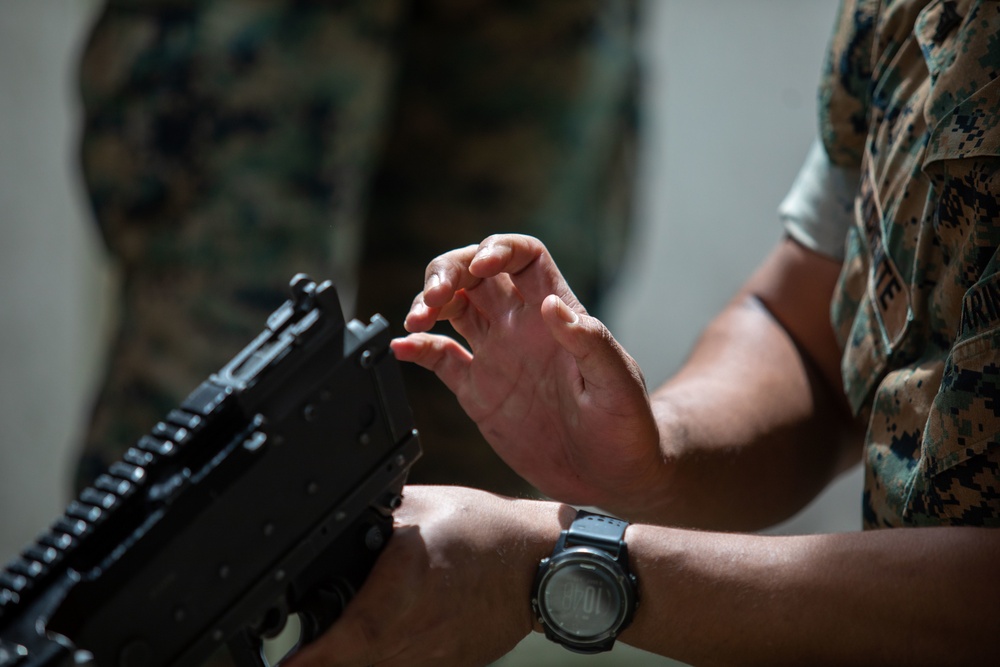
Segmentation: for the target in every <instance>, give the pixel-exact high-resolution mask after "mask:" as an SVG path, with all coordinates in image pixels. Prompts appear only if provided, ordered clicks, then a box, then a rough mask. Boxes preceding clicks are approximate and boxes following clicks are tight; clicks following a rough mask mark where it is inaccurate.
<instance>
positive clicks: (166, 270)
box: [80, 0, 637, 493]
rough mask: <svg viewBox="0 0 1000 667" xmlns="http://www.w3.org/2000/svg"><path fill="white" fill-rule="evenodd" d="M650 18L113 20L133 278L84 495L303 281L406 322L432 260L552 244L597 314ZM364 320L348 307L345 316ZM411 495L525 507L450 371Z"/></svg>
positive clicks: (210, 8)
mask: <svg viewBox="0 0 1000 667" xmlns="http://www.w3.org/2000/svg"><path fill="white" fill-rule="evenodd" d="M634 19H635V17H634V7H633V0H586V1H584V0H578V1H577V0H574V1H572V2H569V1H567V2H541V1H539V2H533V1H523V0H518V1H515V0H460V1H456V0H408V1H405V2H404V1H403V0H353V1H339V2H332V1H330V0H109V2H108V3H107V4H106V7H105V8H104V11H103V12H102V14H101V16H100V17H99V20H98V21H97V23H96V25H95V27H94V28H93V31H92V34H91V37H90V40H89V42H88V44H87V48H86V51H85V53H84V58H83V61H82V69H81V87H82V94H83V101H84V109H85V125H84V133H83V142H82V159H83V166H84V174H85V180H86V185H87V188H88V192H89V194H90V197H91V202H92V205H93V209H94V213H95V217H96V219H97V221H98V223H99V224H100V227H101V230H102V233H103V235H104V238H105V240H106V242H107V245H108V247H109V249H110V250H111V253H112V255H113V257H114V259H115V260H117V261H118V263H119V264H120V266H121V269H122V276H123V299H122V302H121V311H120V322H121V326H120V330H119V333H118V336H117V340H116V342H115V343H114V347H113V350H112V356H111V360H110V366H109V369H108V373H107V377H106V380H105V382H104V385H103V387H102V389H101V392H100V395H99V397H98V399H97V402H96V408H95V410H94V416H93V420H92V425H91V430H90V432H89V433H88V434H87V439H86V444H85V448H84V449H85V453H84V456H83V459H82V464H81V466H80V471H81V473H80V483H81V484H83V483H85V482H86V481H87V480H88V479H90V478H92V477H93V476H94V474H95V473H96V472H97V471H99V470H100V469H101V468H103V466H105V465H106V464H107V463H108V462H109V461H111V460H113V459H114V458H116V457H117V456H118V454H119V453H120V452H121V450H122V449H123V448H124V447H126V446H128V445H129V444H131V443H132V442H134V441H135V439H136V438H137V437H138V436H139V435H140V434H142V433H144V432H145V431H146V430H147V429H149V427H150V426H151V425H152V424H154V423H155V421H156V420H157V419H158V418H160V417H161V416H162V415H163V414H164V413H165V411H166V410H168V409H169V408H170V407H172V406H173V405H175V404H176V403H177V401H178V400H179V399H181V398H182V397H183V396H184V395H186V394H187V392H188V391H190V390H191V389H192V388H193V387H195V386H196V385H197V384H198V383H199V382H200V381H201V380H202V379H203V378H204V377H205V376H206V375H207V374H208V373H210V372H212V371H213V370H215V369H217V368H218V367H220V366H221V365H222V364H223V363H224V362H225V361H226V360H228V359H229V358H230V357H231V356H232V355H233V354H234V353H235V352H236V351H238V350H239V349H240V348H241V347H242V346H243V345H245V344H246V343H248V342H249V341H250V340H251V338H252V336H253V335H254V334H256V333H257V332H258V331H259V330H260V329H261V327H262V326H263V323H264V320H265V317H266V315H267V314H268V313H269V312H270V311H271V310H272V309H273V308H274V307H275V306H276V305H277V304H278V303H280V302H281V300H283V299H284V297H285V288H286V286H287V283H288V280H289V278H290V277H291V276H292V275H293V274H295V273H297V272H300V271H304V272H307V273H310V274H311V275H313V277H316V278H325V277H332V278H334V279H335V280H336V281H337V283H338V284H339V285H340V286H341V287H342V294H343V295H345V296H347V297H350V296H351V292H352V286H353V285H355V284H356V285H357V307H356V309H355V310H356V312H357V313H358V315H359V316H360V317H365V318H367V317H368V316H370V315H371V314H372V313H374V312H381V313H382V314H384V315H385V316H386V317H387V318H388V319H389V320H390V322H391V323H392V324H393V325H394V326H395V327H396V330H397V332H401V331H402V329H401V326H400V325H401V322H402V319H403V316H404V314H405V313H406V311H407V310H408V308H409V304H410V302H411V300H412V297H413V295H414V291H415V290H414V286H415V285H419V284H421V282H422V277H423V269H424V266H425V265H426V263H427V262H428V260H430V259H431V258H432V257H434V256H435V255H437V254H439V253H441V252H443V251H445V250H448V249H450V248H453V247H456V246H459V245H463V244H466V243H473V242H476V241H479V240H481V239H482V238H483V237H485V236H486V235H488V234H490V233H494V232H501V231H518V232H525V233H530V234H534V235H537V236H540V237H541V238H543V239H545V241H546V243H547V244H548V245H549V247H550V248H552V250H553V254H554V255H555V256H556V257H557V259H558V260H559V261H560V264H561V266H562V267H563V268H564V269H565V272H566V273H567V275H568V277H569V278H570V280H572V281H573V284H574V285H575V286H577V287H578V288H579V290H580V296H581V298H582V299H584V300H585V301H588V302H589V304H590V305H594V301H595V299H596V297H597V295H598V294H599V292H600V290H601V288H602V287H603V286H604V285H605V283H606V282H607V280H608V279H609V278H610V276H611V274H612V272H613V268H614V266H615V265H616V264H617V262H618V259H619V254H620V252H621V249H622V245H623V242H624V237H625V227H626V220H627V217H628V202H629V199H630V194H631V193H630V189H631V188H630V181H631V178H630V177H631V159H630V158H631V150H630V147H631V144H632V139H633V135H634V129H635V128H634V120H635V119H634V98H635V92H636V80H637V77H636V62H635V52H634V48H633V46H634V22H635V21H634ZM348 300H349V299H348ZM405 372H406V374H407V376H406V379H407V382H408V383H409V385H410V390H411V391H410V395H411V399H412V403H413V407H414V412H415V414H416V419H417V422H418V426H419V427H420V429H421V431H422V433H423V436H424V437H423V440H424V446H425V450H426V455H425V458H424V459H423V461H422V462H421V463H419V464H418V465H417V467H416V469H415V470H414V475H413V479H414V480H415V481H423V482H453V483H463V484H470V485H475V486H482V487H486V488H491V489H494V490H498V491H502V492H507V493H519V492H525V491H526V487H525V486H524V485H523V482H521V481H520V480H519V479H518V478H517V477H516V476H515V475H514V474H513V473H512V472H510V471H509V470H508V469H507V468H506V467H505V466H503V464H502V463H501V462H500V461H499V459H498V458H497V457H496V456H495V455H494V454H493V453H492V451H491V450H490V449H489V447H488V446H486V445H485V443H484V442H483V441H482V440H481V438H480V437H479V435H478V432H477V431H476V429H475V427H474V425H473V424H472V422H471V421H469V420H468V418H467V417H466V416H465V415H464V414H463V413H462V412H461V411H460V410H459V409H458V407H457V403H456V402H455V400H454V398H453V397H452V396H451V395H450V394H449V393H448V392H447V391H446V390H445V389H444V388H443V387H442V386H441V384H440V383H439V382H437V381H436V380H435V379H434V378H433V376H432V375H431V374H430V373H427V372H426V371H421V370H420V369H417V368H415V367H412V368H407V369H406V370H405Z"/></svg>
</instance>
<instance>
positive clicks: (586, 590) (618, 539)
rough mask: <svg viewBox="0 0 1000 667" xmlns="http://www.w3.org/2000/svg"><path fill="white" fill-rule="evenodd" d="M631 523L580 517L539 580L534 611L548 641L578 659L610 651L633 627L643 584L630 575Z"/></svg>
mask: <svg viewBox="0 0 1000 667" xmlns="http://www.w3.org/2000/svg"><path fill="white" fill-rule="evenodd" d="M626 528H628V522H627V521H622V520H621V519H614V518H612V517H609V516H603V515H601V514H593V513H591V512H585V511H582V510H581V511H580V512H578V513H577V515H576V518H575V519H574V520H573V523H572V524H571V525H570V527H569V528H568V529H566V530H564V531H563V532H562V534H560V536H559V541H558V542H556V547H555V549H554V550H553V552H552V555H551V556H549V557H548V558H544V559H542V562H541V563H540V564H539V566H538V574H537V575H536V576H535V590H534V595H533V596H532V599H531V606H532V609H533V611H534V612H535V616H536V617H537V618H538V620H539V622H540V623H541V625H542V628H543V629H544V630H545V636H546V637H548V638H549V639H551V640H552V641H554V642H556V643H559V644H562V645H563V646H565V647H566V648H568V649H569V650H571V651H575V652H577V653H600V652H602V651H610V650H611V647H612V646H614V643H615V639H616V638H617V636H618V633H620V632H621V631H622V630H624V629H625V628H627V627H628V625H629V623H631V622H632V616H633V615H634V614H635V609H636V607H637V606H638V604H639V598H638V593H637V590H638V582H637V581H636V578H635V575H634V574H632V573H631V572H630V571H629V563H628V547H627V546H626V544H625V529H626Z"/></svg>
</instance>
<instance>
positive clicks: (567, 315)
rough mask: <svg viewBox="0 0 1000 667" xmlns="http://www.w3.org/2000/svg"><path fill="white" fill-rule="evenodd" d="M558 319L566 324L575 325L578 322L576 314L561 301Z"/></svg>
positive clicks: (578, 318) (578, 317)
mask: <svg viewBox="0 0 1000 667" xmlns="http://www.w3.org/2000/svg"><path fill="white" fill-rule="evenodd" d="M559 317H561V318H562V320H563V322H566V323H567V324H576V323H577V322H579V321H580V316H579V315H577V314H576V311H575V310H573V309H572V308H570V307H569V306H567V305H566V302H565V301H563V300H562V299H559Z"/></svg>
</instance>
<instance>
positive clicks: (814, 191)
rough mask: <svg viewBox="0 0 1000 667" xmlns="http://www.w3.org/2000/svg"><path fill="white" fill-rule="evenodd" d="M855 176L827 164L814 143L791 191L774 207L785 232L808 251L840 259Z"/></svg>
mask: <svg viewBox="0 0 1000 667" xmlns="http://www.w3.org/2000/svg"><path fill="white" fill-rule="evenodd" d="M859 177H860V174H859V172H858V170H857V169H845V168H843V167H838V166H837V165H835V164H833V163H832V162H830V158H829V157H827V154H826V150H825V149H824V148H823V145H822V144H821V143H820V142H819V140H817V141H814V142H813V145H812V147H811V148H810V149H809V154H808V155H807V156H806V160H805V163H804V164H803V165H802V169H801V170H800V171H799V174H798V176H797V177H796V178H795V182H794V183H793V184H792V189H791V191H790V192H789V193H788V194H787V195H786V196H785V199H784V200H783V201H782V202H781V205H780V206H779V207H778V216H779V218H780V219H781V222H782V224H783V225H784V227H785V231H786V233H787V234H788V235H789V236H790V237H792V238H793V239H795V240H796V241H797V242H799V243H801V244H802V245H803V246H805V247H807V248H809V249H810V250H813V251H815V252H818V253H820V254H823V255H826V256H828V257H831V258H833V259H837V260H842V259H844V253H845V240H846V238H847V231H848V230H849V229H850V228H851V225H852V224H853V223H854V198H855V195H856V194H857V191H858V180H859Z"/></svg>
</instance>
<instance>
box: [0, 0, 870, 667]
mask: <svg viewBox="0 0 1000 667" xmlns="http://www.w3.org/2000/svg"><path fill="white" fill-rule="evenodd" d="M836 4H837V3H835V2H833V1H832V0H710V1H707V2H692V1H690V0H649V3H648V9H649V11H648V12H647V14H646V16H645V19H644V25H645V28H646V42H645V49H646V54H647V63H646V75H647V77H648V78H647V80H648V97H647V100H646V103H645V105H644V117H645V123H646V136H645V139H644V142H643V150H642V167H643V168H642V183H641V187H640V193H639V222H638V229H637V235H636V237H635V239H634V243H633V247H632V252H631V254H630V258H629V264H628V266H627V267H626V270H625V271H624V273H623V276H622V280H621V282H620V283H619V286H618V288H617V290H616V296H615V299H614V301H613V302H612V303H611V307H610V313H609V317H608V323H609V325H610V326H611V328H612V331H613V332H614V333H615V334H616V336H617V337H618V338H619V339H620V340H621V341H622V342H623V344H624V345H625V346H626V348H627V349H629V350H630V351H631V352H632V354H633V355H634V356H635V357H636V358H637V359H638V360H639V362H640V363H641V365H642V366H643V368H644V370H645V373H646V377H647V379H648V380H649V382H650V384H651V385H655V384H657V383H659V382H660V381H662V380H663V379H665V378H666V377H667V375H668V374H669V373H670V371H671V370H673V369H675V368H676V367H677V366H678V365H679V364H680V363H681V362H682V360H683V359H684V357H685V355H686V353H687V351H688V350H689V349H690V346H691V344H692V342H693V340H694V337H695V335H696V333H697V332H698V331H699V330H700V328H701V327H702V326H704V324H705V323H706V322H707V321H708V319H709V318H710V317H711V316H712V314H714V313H715V312H717V311H718V309H719V308H720V307H721V306H722V304H723V303H724V302H725V301H726V300H727V299H728V298H729V296H730V295H731V294H732V293H733V292H734V290H735V289H736V288H737V286H738V285H739V284H740V283H741V281H742V280H743V279H744V277H745V276H746V275H748V273H749V272H750V271H751V269H752V268H753V266H754V265H755V264H756V263H757V262H758V261H759V260H760V259H761V258H762V257H763V256H764V254H765V253H766V252H767V250H768V249H769V248H770V247H771V245H772V244H773V243H774V242H775V241H776V240H777V239H778V237H779V235H780V228H779V225H778V223H777V217H776V214H775V209H776V207H777V205H778V203H779V202H780V200H781V198H782V197H783V196H784V194H785V192H786V191H787V188H788V186H789V184H790V183H791V181H792V179H793V177H794V175H795V173H796V171H797V170H798V167H799V164H800V162H801V160H802V158H803V157H804V156H805V153H806V150H807V148H808V146H809V143H810V142H811V141H812V139H813V137H814V134H815V129H814V128H815V86H816V81H817V77H818V74H819V71H820V66H821V61H822V54H823V50H824V47H825V44H826V41H827V38H828V36H829V32H830V28H831V26H832V20H833V15H834V13H835V10H836ZM95 7H96V2H95V1H94V0H87V1H83V0H74V2H64V1H62V0H4V1H3V2H2V3H0V285H2V289H0V562H3V561H6V559H7V558H8V557H9V556H11V555H13V554H14V553H16V551H17V550H18V549H19V548H20V547H22V546H23V545H24V544H25V543H27V542H28V541H30V540H32V539H34V538H35V536H36V535H37V534H38V533H39V532H40V531H41V529H42V528H44V527H45V526H47V525H48V524H49V522H50V521H51V520H53V519H54V518H55V517H56V516H57V515H58V514H59V513H60V512H61V511H62V508H63V506H64V504H65V502H66V500H67V495H66V489H67V487H68V481H69V469H70V460H71V456H70V452H71V451H72V448H73V446H74V444H75V439H74V438H75V434H76V433H77V432H78V431H79V429H80V427H81V423H82V420H83V418H84V412H85V405H86V396H87V392H88V390H89V388H91V387H92V386H93V384H94V382H96V379H97V376H98V369H99V367H100V363H101V357H102V354H103V352H104V349H105V345H106V342H105V337H106V322H107V321H108V317H109V312H111V310H110V308H111V300H110V299H109V298H108V297H109V294H110V292H111V290H112V288H113V285H114V281H113V273H111V272H110V271H109V270H108V267H107V266H106V265H105V264H104V262H103V256H102V249H101V246H100V243H99V240H98V239H97V237H96V234H95V232H94V230H93V228H92V224H91V221H90V220H89V218H88V213H87V210H86V208H85V207H84V206H83V205H82V204H81V199H80V192H79V183H78V176H77V171H76V169H77V166H76V165H77V163H76V155H75V150H76V149H75V146H76V140H77V113H78V107H77V97H76V89H75V75H76V69H75V68H76V58H77V54H78V51H79V48H80V40H81V39H82V37H83V35H84V34H85V31H86V26H87V23H88V21H89V20H91V18H92V15H93V10H94V8H95ZM414 287H415V288H416V286H414ZM720 409H724V408H722V407H720ZM859 480H860V477H859V475H858V472H857V471H854V472H852V473H850V474H848V475H846V476H844V477H843V478H842V479H841V480H840V481H839V482H838V483H837V484H835V485H834V486H833V487H832V488H831V490H829V491H828V492H827V493H826V494H825V495H824V496H823V497H822V498H821V499H820V500H819V501H818V502H817V503H815V504H814V505H813V506H812V507H811V508H809V509H808V510H807V511H806V512H804V513H803V514H802V515H801V516H800V517H798V518H796V519H795V520H793V521H792V522H790V523H789V524H787V525H785V526H783V527H781V528H780V530H783V531H786V532H827V531H835V530H854V529H857V528H858V527H859V525H860V519H859V513H860V512H859V505H860V481H859ZM616 653H617V652H616ZM619 657H622V656H620V655H619ZM589 664H595V663H589Z"/></svg>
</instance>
